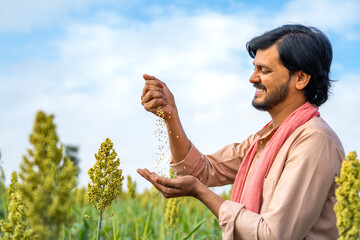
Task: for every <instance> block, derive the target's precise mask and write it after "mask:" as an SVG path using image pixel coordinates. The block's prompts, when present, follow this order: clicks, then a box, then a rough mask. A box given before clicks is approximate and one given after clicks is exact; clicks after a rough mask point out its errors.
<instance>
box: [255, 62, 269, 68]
mask: <svg viewBox="0 0 360 240" xmlns="http://www.w3.org/2000/svg"><path fill="white" fill-rule="evenodd" d="M253 65H254V66H255V67H258V68H268V69H270V67H269V66H267V65H264V64H255V63H254V62H253Z"/></svg>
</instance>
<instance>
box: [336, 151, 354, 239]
mask: <svg viewBox="0 0 360 240" xmlns="http://www.w3.org/2000/svg"><path fill="white" fill-rule="evenodd" d="M336 183H337V184H338V185H339V187H338V188H337V189H336V192H335V194H336V199H337V203H336V204H335V207H334V209H335V212H336V217H337V227H338V229H339V235H340V238H339V239H340V240H346V239H360V197H359V191H360V163H359V159H357V156H356V152H350V153H349V154H348V155H347V156H346V159H345V160H344V161H343V163H342V167H341V172H340V178H338V177H337V178H336Z"/></svg>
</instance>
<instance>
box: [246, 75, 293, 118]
mask: <svg viewBox="0 0 360 240" xmlns="http://www.w3.org/2000/svg"><path fill="white" fill-rule="evenodd" d="M290 79H291V76H289V79H288V80H287V81H286V82H285V83H283V84H281V85H280V86H278V87H277V88H275V89H274V91H272V92H269V93H267V89H266V87H265V86H264V85H262V84H261V83H255V84H254V86H255V87H258V88H263V89H264V90H265V92H266V93H267V94H266V96H265V99H264V100H263V101H262V102H256V98H257V96H255V97H254V99H253V101H252V105H253V107H254V108H256V109H257V110H260V111H269V110H271V109H272V108H273V107H275V106H276V105H278V104H279V103H281V102H283V101H284V100H285V99H286V97H287V96H288V94H289V85H290Z"/></svg>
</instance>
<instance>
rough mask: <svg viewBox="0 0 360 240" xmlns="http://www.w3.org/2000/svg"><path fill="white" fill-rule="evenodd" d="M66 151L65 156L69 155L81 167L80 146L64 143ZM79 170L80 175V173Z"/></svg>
mask: <svg viewBox="0 0 360 240" xmlns="http://www.w3.org/2000/svg"><path fill="white" fill-rule="evenodd" d="M64 150H65V151H64V152H65V157H68V158H69V159H70V160H71V161H72V162H73V163H74V165H75V166H76V167H78V168H79V163H80V158H79V147H78V146H75V145H67V144H65V145H64ZM79 172H80V171H78V175H79Z"/></svg>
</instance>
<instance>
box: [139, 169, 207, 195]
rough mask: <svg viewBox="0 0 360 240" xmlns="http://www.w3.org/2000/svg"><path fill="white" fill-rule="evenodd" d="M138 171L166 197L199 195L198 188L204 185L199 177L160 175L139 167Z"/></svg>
mask: <svg viewBox="0 0 360 240" xmlns="http://www.w3.org/2000/svg"><path fill="white" fill-rule="evenodd" d="M137 172H138V173H139V174H140V175H141V176H142V177H143V178H145V179H146V180H148V181H149V182H151V183H152V184H153V185H154V187H156V188H157V189H158V190H159V191H160V192H161V193H162V195H163V196H164V197H166V198H173V197H184V196H193V197H195V198H196V197H197V190H198V187H200V185H203V184H202V183H201V182H200V181H199V180H198V179H197V178H195V177H193V176H190V175H187V176H181V177H178V178H175V179H170V178H166V177H161V176H158V175H157V174H155V173H153V172H150V171H149V170H148V169H146V168H144V169H138V170H137Z"/></svg>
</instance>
